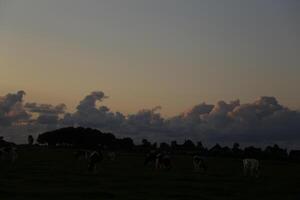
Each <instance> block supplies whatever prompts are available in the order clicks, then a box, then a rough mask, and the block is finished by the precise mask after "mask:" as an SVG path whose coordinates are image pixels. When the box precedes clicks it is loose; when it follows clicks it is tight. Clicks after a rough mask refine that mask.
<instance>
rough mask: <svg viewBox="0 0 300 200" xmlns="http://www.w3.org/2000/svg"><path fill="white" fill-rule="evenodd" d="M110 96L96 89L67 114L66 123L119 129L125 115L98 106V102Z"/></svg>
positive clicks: (63, 121) (64, 121) (64, 120)
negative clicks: (74, 110)
mask: <svg viewBox="0 0 300 200" xmlns="http://www.w3.org/2000/svg"><path fill="white" fill-rule="evenodd" d="M106 98H108V97H107V96H105V94H104V92H102V91H95V92H92V93H91V94H89V95H87V96H86V97H85V98H84V99H83V100H82V101H80V103H79V105H78V106H77V111H76V112H75V113H68V114H66V115H65V117H64V119H63V120H62V123H63V124H64V125H76V126H85V127H92V128H99V129H103V130H117V129H119V128H120V127H121V125H122V124H123V123H124V121H125V116H124V115H123V114H122V113H120V112H115V113H114V112H111V111H110V109H109V108H108V107H106V106H100V107H97V106H96V103H97V102H102V101H103V100H104V99H106Z"/></svg>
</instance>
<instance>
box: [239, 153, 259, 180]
mask: <svg viewBox="0 0 300 200" xmlns="http://www.w3.org/2000/svg"><path fill="white" fill-rule="evenodd" d="M243 169H244V176H251V177H256V178H258V176H259V161H258V160H256V159H250V158H246V159H244V160H243Z"/></svg>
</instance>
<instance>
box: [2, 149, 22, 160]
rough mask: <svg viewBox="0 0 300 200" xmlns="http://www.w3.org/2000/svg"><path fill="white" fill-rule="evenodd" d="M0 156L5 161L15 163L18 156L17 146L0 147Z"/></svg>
mask: <svg viewBox="0 0 300 200" xmlns="http://www.w3.org/2000/svg"><path fill="white" fill-rule="evenodd" d="M0 157H1V160H3V161H9V162H12V163H14V162H15V161H16V160H17V158H18V154H17V152H16V148H15V147H3V148H1V149H0Z"/></svg>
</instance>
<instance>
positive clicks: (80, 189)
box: [0, 147, 300, 200]
mask: <svg viewBox="0 0 300 200" xmlns="http://www.w3.org/2000/svg"><path fill="white" fill-rule="evenodd" d="M143 158H144V157H143V155H142V154H125V153H120V155H118V158H117V160H116V161H115V162H109V161H106V160H105V161H104V162H103V163H102V164H101V165H100V166H99V172H98V174H90V173H87V172H86V164H85V163H83V162H77V161H76V160H75V159H74V156H73V152H72V150H64V149H47V148H36V147H34V148H30V149H23V150H21V151H20V152H19V159H18V161H17V162H16V164H14V165H11V164H5V163H1V166H0V200H6V199H9V200H21V199H22V200H23V199H30V200H31V199H41V200H43V199H47V200H48V199H49V200H58V199H70V200H78V199H105V200H106V199H120V200H129V199H130V200H135V199H136V200H143V199H145V200H147V199H161V200H168V199H182V200H190V199H197V200H198V199H199V200H205V199H222V200H226V199H228V200H234V199H251V200H255V199H272V200H274V199H284V200H288V199H295V200H296V199H300V165H299V164H296V163H289V162H279V161H262V162H261V165H262V169H261V170H262V172H261V177H260V178H259V179H247V178H244V177H243V176H242V171H241V170H242V168H241V160H236V159H221V158H208V160H207V164H208V167H209V168H208V172H207V173H195V172H193V168H192V162H191V157H189V156H174V157H173V164H174V167H173V169H172V170H171V171H155V170H153V169H152V168H151V167H144V166H143Z"/></svg>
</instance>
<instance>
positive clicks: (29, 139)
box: [27, 135, 34, 145]
mask: <svg viewBox="0 0 300 200" xmlns="http://www.w3.org/2000/svg"><path fill="white" fill-rule="evenodd" d="M27 141H28V144H29V145H33V143H34V138H33V136H32V135H28V138H27Z"/></svg>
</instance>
